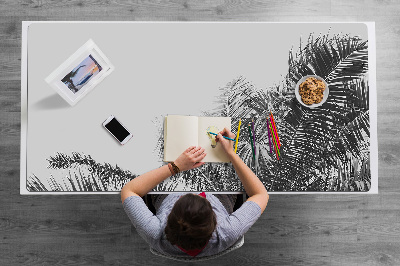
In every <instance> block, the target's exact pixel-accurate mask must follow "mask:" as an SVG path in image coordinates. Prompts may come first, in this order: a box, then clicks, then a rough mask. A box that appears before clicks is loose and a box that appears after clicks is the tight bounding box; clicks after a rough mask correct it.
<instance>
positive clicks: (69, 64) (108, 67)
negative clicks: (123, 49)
mask: <svg viewBox="0 0 400 266" xmlns="http://www.w3.org/2000/svg"><path fill="white" fill-rule="evenodd" d="M114 68H115V67H114V66H113V65H112V64H111V62H110V60H109V59H108V58H107V57H106V56H105V55H104V53H103V52H102V51H101V50H100V48H99V47H98V46H97V45H96V44H95V43H94V41H93V40H92V39H89V40H88V41H87V42H86V43H85V44H84V45H82V46H81V47H80V48H79V49H78V50H77V51H76V52H75V53H74V54H72V55H71V56H70V57H69V58H68V59H67V60H66V61H64V62H63V63H62V64H61V65H60V66H59V67H58V68H56V69H55V70H54V71H53V72H52V73H51V74H50V75H48V76H47V77H46V78H45V81H46V82H47V83H48V84H49V85H50V87H52V88H53V89H54V90H55V91H56V92H57V93H58V94H59V95H60V96H61V97H62V98H63V99H64V100H65V101H66V102H68V103H69V104H70V105H71V106H74V105H75V104H77V103H78V102H79V101H80V100H81V99H82V98H83V97H84V96H85V95H86V94H88V93H89V92H90V91H91V90H93V89H94V87H95V86H96V85H97V84H99V83H100V82H101V81H102V80H103V79H104V78H105V77H106V76H108V75H109V74H110V73H111V72H112V71H113V70H114Z"/></svg>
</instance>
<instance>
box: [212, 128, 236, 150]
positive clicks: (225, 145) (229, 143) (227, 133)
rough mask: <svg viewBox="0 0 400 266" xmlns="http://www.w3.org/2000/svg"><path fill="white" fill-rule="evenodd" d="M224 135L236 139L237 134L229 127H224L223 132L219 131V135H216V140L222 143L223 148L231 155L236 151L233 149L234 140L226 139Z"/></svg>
mask: <svg viewBox="0 0 400 266" xmlns="http://www.w3.org/2000/svg"><path fill="white" fill-rule="evenodd" d="M223 136H225V137H228V138H231V139H235V134H233V133H232V132H231V131H230V130H229V129H228V128H224V129H223V130H222V131H221V132H219V133H218V135H217V136H216V137H215V140H216V142H219V143H221V146H222V148H223V149H224V151H225V152H226V153H227V154H228V155H231V154H233V153H234V150H233V141H232V140H229V139H225V138H224V137H223Z"/></svg>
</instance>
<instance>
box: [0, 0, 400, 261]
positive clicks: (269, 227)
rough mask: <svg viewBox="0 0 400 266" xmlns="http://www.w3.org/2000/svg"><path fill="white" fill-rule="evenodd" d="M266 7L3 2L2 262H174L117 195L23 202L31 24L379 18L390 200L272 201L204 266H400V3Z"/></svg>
mask: <svg viewBox="0 0 400 266" xmlns="http://www.w3.org/2000/svg"><path fill="white" fill-rule="evenodd" d="M204 2H207V4H204ZM264 2H265V3H263V1H241V0H238V1H221V0H219V1H180V0H173V1H166V0H165V1H164V0H160V1H155V3H152V2H151V1H129V0H113V1H106V0H97V1H96V0H92V1H83V0H80V1H75V0H73V1H43V0H32V1H28V0H22V1H13V0H8V1H1V3H0V68H1V71H0V81H1V82H0V108H1V118H0V173H1V177H0V265H20V264H22V265H165V264H167V263H169V264H170V265H175V263H173V262H172V261H167V260H164V259H160V258H158V257H155V256H153V255H152V254H151V253H150V252H149V248H148V246H147V245H146V244H145V242H144V241H143V240H142V239H141V238H140V237H139V236H138V234H137V233H136V231H135V229H134V228H133V227H132V226H131V225H130V222H129V220H128V218H127V216H126V215H125V213H124V211H123V209H122V206H121V203H120V199H119V196H118V195H108V196H105V195H95V196H20V195H19V154H20V152H19V149H20V107H21V106H20V62H21V21H23V20H129V21H134V20H141V21H142V20H144V21H150V20H156V21H162V20H167V21H171V20H174V21H175V20H178V21H188V20H201V21H203V20H207V21H375V22H376V37H377V41H376V45H377V91H378V135H379V195H371V196H354V195H352V196H346V195H318V196H317V195H298V196H296V195H291V196H282V195H273V196H271V197H270V202H269V205H268V207H267V210H266V212H265V213H264V214H263V215H262V216H261V218H260V219H259V220H258V221H257V223H256V224H255V225H254V226H253V227H252V228H251V229H250V231H249V232H248V233H247V234H246V236H245V244H244V246H243V247H242V248H240V249H239V250H237V251H235V252H232V253H230V254H229V255H227V256H225V257H221V258H219V259H216V260H214V261H209V262H206V263H204V265H206V264H207V265H400V176H399V172H400V171H399V170H400V167H399V153H400V143H399V139H398V137H399V134H400V126H399V125H400V110H399V106H400V101H399V100H400V97H399V94H398V93H396V92H398V91H400V90H399V86H400V59H399V55H400V49H399V47H400V18H399V13H400V2H398V1H396V0H386V1H372V0H362V1H350V0H312V1H307V4H306V5H305V4H302V3H301V2H306V1H294V0H291V1H289V0H273V1H264ZM267 2H268V3H267ZM274 38H276V37H274ZM271 41H279V37H278V39H271ZM176 264H179V263H176ZM198 264H201V263H198Z"/></svg>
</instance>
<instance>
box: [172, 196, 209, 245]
mask: <svg viewBox="0 0 400 266" xmlns="http://www.w3.org/2000/svg"><path fill="white" fill-rule="evenodd" d="M216 226H217V219H216V217H215V213H214V211H213V209H212V207H211V204H210V202H209V201H208V200H207V199H205V198H203V197H200V196H198V195H194V194H191V193H189V194H185V195H184V196H182V197H181V198H180V199H178V200H177V201H176V202H175V205H174V207H173V208H172V210H171V213H170V214H169V216H168V220H167V226H166V227H165V234H166V236H167V239H168V241H169V242H170V243H171V244H172V245H178V246H180V247H181V248H183V249H185V250H193V249H200V248H202V247H204V246H205V245H206V244H207V242H208V240H209V239H210V238H211V236H212V233H213V232H214V230H215V227H216Z"/></svg>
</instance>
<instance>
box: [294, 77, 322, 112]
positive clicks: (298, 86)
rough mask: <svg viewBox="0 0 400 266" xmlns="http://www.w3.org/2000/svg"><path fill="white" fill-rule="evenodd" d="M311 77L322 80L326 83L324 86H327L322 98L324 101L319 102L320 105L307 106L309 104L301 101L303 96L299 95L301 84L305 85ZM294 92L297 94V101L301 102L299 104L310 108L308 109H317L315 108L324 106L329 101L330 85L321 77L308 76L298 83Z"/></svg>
mask: <svg viewBox="0 0 400 266" xmlns="http://www.w3.org/2000/svg"><path fill="white" fill-rule="evenodd" d="M310 77H314V78H316V79H319V80H322V81H323V82H324V84H325V90H324V92H323V94H324V97H323V98H322V101H321V102H319V103H313V104H310V105H307V104H305V103H303V101H302V100H301V96H300V94H299V88H300V84H301V83H303V82H304V81H305V80H306V79H307V78H310ZM294 92H295V94H296V98H297V101H299V103H300V104H301V105H303V106H305V107H308V108H315V107H318V106H321V105H323V104H324V102H326V100H327V99H328V95H329V87H328V83H326V81H325V80H324V79H323V78H321V77H320V76H317V75H308V76H304V77H302V78H301V79H300V80H299V81H298V82H297V84H296V88H295V91H294Z"/></svg>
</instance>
